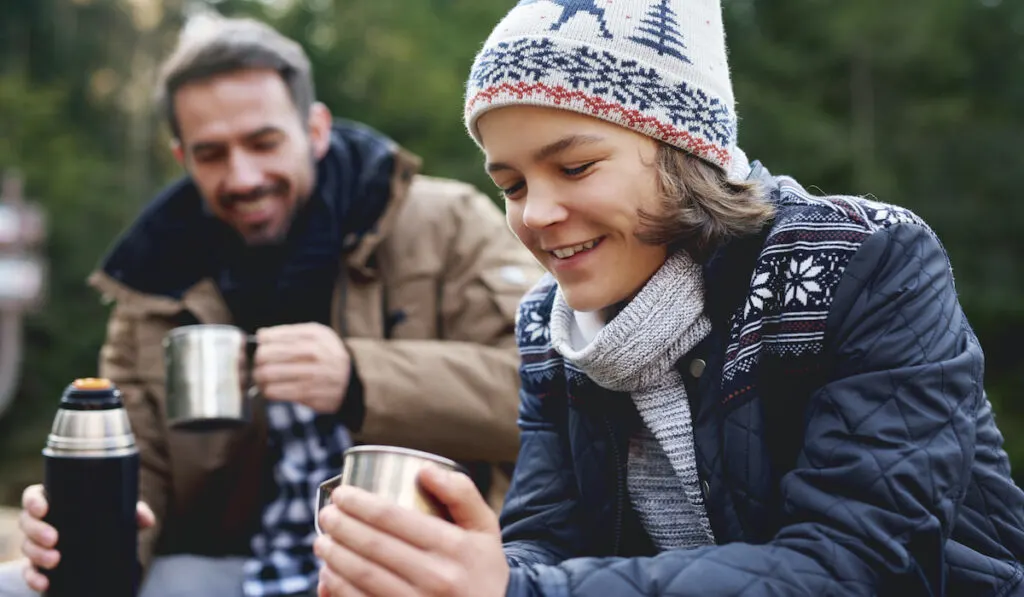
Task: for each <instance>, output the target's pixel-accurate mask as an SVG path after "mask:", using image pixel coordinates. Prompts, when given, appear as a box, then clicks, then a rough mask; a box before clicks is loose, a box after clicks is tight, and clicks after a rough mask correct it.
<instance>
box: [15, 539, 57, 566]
mask: <svg viewBox="0 0 1024 597" xmlns="http://www.w3.org/2000/svg"><path fill="white" fill-rule="evenodd" d="M21 553H23V554H25V557H26V558H28V560H29V561H30V562H32V565H34V566H38V567H40V568H43V569H46V570H52V569H53V567H54V566H56V565H57V563H58V562H60V553H58V552H57V550H56V549H47V548H45V547H41V546H39V545H37V544H35V543H33V542H32V541H30V540H29V539H25V542H24V543H23V544H22V545H21Z"/></svg>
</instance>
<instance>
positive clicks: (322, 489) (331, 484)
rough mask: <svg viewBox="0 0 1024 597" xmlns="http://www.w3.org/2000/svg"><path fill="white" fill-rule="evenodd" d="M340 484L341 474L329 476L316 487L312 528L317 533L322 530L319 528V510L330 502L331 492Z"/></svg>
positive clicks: (320, 533)
mask: <svg viewBox="0 0 1024 597" xmlns="http://www.w3.org/2000/svg"><path fill="white" fill-rule="evenodd" d="M339 485H341V475H338V476H336V477H331V478H330V479H328V480H326V481H324V482H323V483H321V484H320V486H319V487H317V489H316V509H315V510H314V511H313V528H314V529H316V534H317V535H323V534H324V532H323V531H322V530H320V511H321V510H323V509H324V506H326V505H327V504H329V503H330V502H331V493H332V492H333V491H334V490H335V489H336V488H337V487H338V486H339Z"/></svg>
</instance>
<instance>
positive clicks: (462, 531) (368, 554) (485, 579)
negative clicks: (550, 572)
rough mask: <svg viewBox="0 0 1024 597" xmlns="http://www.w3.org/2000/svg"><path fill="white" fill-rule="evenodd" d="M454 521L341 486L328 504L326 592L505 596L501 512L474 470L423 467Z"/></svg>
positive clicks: (323, 515) (318, 545)
mask: <svg viewBox="0 0 1024 597" xmlns="http://www.w3.org/2000/svg"><path fill="white" fill-rule="evenodd" d="M419 481H420V483H421V485H422V487H423V488H424V489H426V490H427V492H429V493H430V494H431V495H433V496H434V497H435V498H437V500H438V501H440V502H441V503H442V504H444V505H445V506H446V507H447V508H448V512H449V514H451V517H452V520H453V522H454V524H452V523H450V522H447V521H444V520H441V519H439V518H435V517H432V516H428V515H426V514H424V513H422V512H416V511H413V510H408V509H406V508H403V507H401V506H398V505H395V504H393V503H391V502H389V501H387V500H386V499H384V498H381V497H379V496H375V495H373V494H370V493H367V492H365V491H363V490H361V489H358V488H355V487H350V486H345V485H343V486H341V487H338V488H337V489H335V490H334V492H333V493H332V494H331V504H329V505H327V506H326V507H325V508H324V509H323V510H322V511H321V512H320V528H321V529H323V531H324V535H323V536H320V537H317V539H316V542H315V543H314V544H313V550H314V551H315V552H316V555H317V556H318V557H320V558H321V559H322V560H323V561H324V566H323V567H322V568H321V569H320V584H319V587H318V594H319V595H320V597H362V596H373V597H501V596H503V595H505V591H506V589H507V586H508V579H509V574H510V572H509V567H508V562H507V561H506V560H505V554H504V552H503V551H502V547H501V533H500V530H499V528H498V518H497V516H495V514H494V511H493V510H492V509H491V508H490V506H488V505H487V502H486V501H484V499H483V497H482V496H481V495H480V492H479V491H477V489H476V486H474V485H473V481H472V480H470V478H469V477H467V476H466V475H463V474H460V473H454V472H450V471H445V470H442V469H440V468H439V467H429V468H426V469H424V470H423V471H422V472H421V473H420V475H419Z"/></svg>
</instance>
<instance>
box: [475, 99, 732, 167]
mask: <svg viewBox="0 0 1024 597" xmlns="http://www.w3.org/2000/svg"><path fill="white" fill-rule="evenodd" d="M502 93H510V94H512V95H515V96H516V98H517V99H526V98H536V97H538V96H540V97H543V98H546V99H549V100H550V101H551V103H552V104H554V105H555V106H559V105H561V104H568V103H571V102H573V101H579V102H582V103H583V104H584V105H585V106H586V109H587V111H588V112H589V113H591V114H592V115H594V116H596V117H598V118H604V119H607V120H611V121H613V122H621V123H622V124H625V125H626V126H627V127H629V128H632V129H634V130H637V131H638V132H643V131H644V129H648V130H650V129H653V130H655V131H656V133H655V134H653V135H650V136H652V137H656V138H658V139H661V140H663V141H665V142H667V143H671V144H672V145H676V146H678V147H682V148H684V149H686V150H687V151H689V152H691V153H694V154H696V155H697V156H699V157H702V158H704V159H707V160H710V161H712V162H714V163H716V164H718V165H720V166H723V167H725V165H727V164H728V163H729V150H728V149H726V148H724V147H722V146H720V145H716V144H714V143H711V142H709V141H707V140H705V139H702V138H700V137H696V136H694V135H692V134H691V133H690V132H689V131H686V130H683V129H680V128H677V127H675V126H672V125H670V124H667V123H665V122H662V121H661V120H659V119H658V118H657V117H655V116H650V115H648V114H644V113H643V112H641V111H639V110H635V109H632V108H627V107H625V106H623V105H622V104H617V103H614V102H610V101H608V100H606V99H603V98H600V97H597V96H595V95H589V94H587V93H584V92H582V91H579V90H575V89H568V88H565V87H562V86H561V85H548V84H547V83H526V82H523V81H519V82H517V83H500V84H498V85H493V86H491V87H487V88H485V89H482V90H480V91H479V92H478V93H477V94H476V95H474V96H473V98H472V99H470V100H469V101H468V102H466V114H470V113H471V112H472V111H473V108H474V106H476V104H477V103H479V102H485V103H490V102H491V101H493V100H494V98H495V97H496V96H498V95H501V94H502ZM612 114H614V115H616V116H618V118H614V117H611V115H612ZM645 134H648V133H645Z"/></svg>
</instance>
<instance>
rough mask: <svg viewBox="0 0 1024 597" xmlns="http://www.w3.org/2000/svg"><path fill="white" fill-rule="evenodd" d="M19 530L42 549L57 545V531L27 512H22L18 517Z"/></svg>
mask: <svg viewBox="0 0 1024 597" xmlns="http://www.w3.org/2000/svg"><path fill="white" fill-rule="evenodd" d="M18 528H19V529H21V532H22V533H24V534H25V537H26V538H27V539H28V540H29V541H32V542H33V543H36V544H38V545H39V546H41V547H44V548H46V547H53V546H55V545H57V529H55V528H53V527H52V526H50V525H49V524H47V523H45V522H43V521H42V520H39V519H38V518H35V517H34V516H32V515H31V514H29V512H28V511H27V510H22V511H21V513H20V514H19V515H18Z"/></svg>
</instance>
